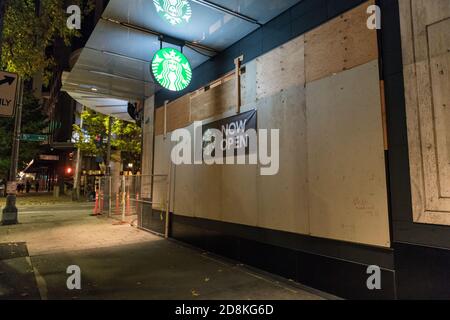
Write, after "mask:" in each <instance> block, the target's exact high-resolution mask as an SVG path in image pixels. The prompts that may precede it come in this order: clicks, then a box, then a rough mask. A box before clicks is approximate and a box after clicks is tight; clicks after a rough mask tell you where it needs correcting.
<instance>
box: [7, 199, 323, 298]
mask: <svg viewBox="0 0 450 320" xmlns="http://www.w3.org/2000/svg"><path fill="white" fill-rule="evenodd" d="M91 213H92V204H88V203H75V204H72V203H63V204H58V205H52V206H34V207H24V208H21V210H20V213H19V221H20V224H19V225H16V226H7V227H6V226H4V227H0V299H181V300H185V299H186V300H191V299H243V300H248V299H250V300H255V299H297V300H298V299H320V297H319V296H318V295H317V294H315V293H311V292H312V291H310V290H308V289H306V290H305V288H302V287H301V286H299V285H297V284H295V283H292V282H288V281H287V280H286V281H285V280H282V279H279V278H276V277H274V276H271V275H268V274H265V273H262V272H259V271H255V270H252V269H250V268H248V267H246V266H243V265H239V264H235V263H233V262H230V261H227V260H225V259H222V258H219V257H216V256H213V255H210V254H208V253H205V252H202V251H199V250H196V249H193V248H189V247H186V246H184V245H181V244H179V243H176V242H173V241H167V240H165V239H162V238H160V237H157V236H155V235H153V234H150V233H147V232H144V231H140V230H137V229H135V228H132V227H130V226H127V225H117V224H115V223H114V221H113V220H110V219H107V218H105V217H92V216H90V214H91ZM2 248H3V250H2ZM71 265H77V266H79V267H80V268H81V282H82V289H81V290H74V291H70V290H68V289H67V286H66V281H67V278H68V277H69V275H68V274H67V273H66V270H67V267H68V266H71Z"/></svg>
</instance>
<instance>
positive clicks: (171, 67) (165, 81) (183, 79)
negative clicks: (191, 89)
mask: <svg viewBox="0 0 450 320" xmlns="http://www.w3.org/2000/svg"><path fill="white" fill-rule="evenodd" d="M151 68H152V74H153V77H154V78H155V80H156V82H158V84H160V85H161V86H162V87H164V88H166V89H168V90H170V91H181V90H183V89H186V88H187V86H188V85H189V84H190V83H191V80H192V69H191V65H190V63H189V60H188V59H187V58H186V56H185V55H184V54H182V53H181V52H180V51H178V50H176V49H172V48H164V49H161V50H159V51H158V52H156V54H155V56H154V57H153V60H152V65H151Z"/></svg>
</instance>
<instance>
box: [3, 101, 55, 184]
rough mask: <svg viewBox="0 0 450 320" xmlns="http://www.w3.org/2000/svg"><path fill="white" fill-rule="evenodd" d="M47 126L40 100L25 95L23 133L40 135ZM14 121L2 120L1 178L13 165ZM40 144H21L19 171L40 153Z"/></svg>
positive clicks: (4, 176) (5, 175) (22, 142)
mask: <svg viewBox="0 0 450 320" xmlns="http://www.w3.org/2000/svg"><path fill="white" fill-rule="evenodd" d="M46 126H47V120H46V117H45V116H44V115H43V113H42V110H41V105H40V103H39V100H37V99H36V98H35V97H34V96H33V95H32V94H31V93H26V94H25V95H24V101H23V109H22V130H21V131H22V133H31V134H34V133H40V132H42V130H43V129H44V128H45V127H46ZM13 131H14V121H13V120H12V119H9V118H0V155H1V157H0V178H6V177H7V174H8V170H9V168H10V164H11V159H10V155H11V145H12V140H13ZM39 149H40V144H39V142H25V141H21V142H20V153H19V163H18V169H19V170H21V169H23V168H24V167H25V166H26V165H27V163H29V162H30V161H31V160H32V159H33V158H34V157H35V155H36V154H37V153H38V152H39Z"/></svg>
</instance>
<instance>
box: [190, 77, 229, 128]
mask: <svg viewBox="0 0 450 320" xmlns="http://www.w3.org/2000/svg"><path fill="white" fill-rule="evenodd" d="M235 83H236V81H235V80H234V79H232V80H229V81H226V82H225V83H223V84H221V85H218V86H216V87H214V88H211V89H209V90H207V91H204V92H202V93H199V94H196V95H194V96H193V97H192V99H191V120H192V121H202V120H205V119H208V118H211V117H214V116H218V115H220V114H222V113H225V112H227V111H228V110H230V109H233V108H235V107H236V93H235V91H236V89H235Z"/></svg>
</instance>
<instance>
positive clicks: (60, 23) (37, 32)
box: [1, 0, 93, 84]
mask: <svg viewBox="0 0 450 320" xmlns="http://www.w3.org/2000/svg"><path fill="white" fill-rule="evenodd" d="M2 1H6V11H5V16H4V21H3V22H4V26H3V43H2V52H1V53H2V55H1V62H2V65H1V67H2V69H6V70H7V71H10V72H15V73H18V74H19V75H20V76H22V77H24V78H25V79H29V78H31V77H32V76H33V75H35V74H36V73H38V72H42V71H43V70H44V83H45V84H47V83H48V81H49V79H50V76H51V73H50V71H49V70H50V69H51V67H52V66H53V65H54V60H53V58H52V57H51V56H47V55H46V49H47V48H48V47H49V46H51V45H52V43H53V41H54V40H55V39H56V38H60V39H62V40H63V41H64V43H65V44H66V45H70V40H71V39H72V37H74V36H80V34H79V32H78V31H77V30H75V29H72V30H71V29H69V28H68V27H67V18H68V15H67V13H66V8H65V7H64V2H65V1H63V0H41V1H40V7H39V8H36V1H35V0H2ZM71 2H72V4H76V5H79V6H80V8H83V11H84V13H88V12H90V11H91V10H92V8H93V2H92V1H91V0H72V1H71Z"/></svg>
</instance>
